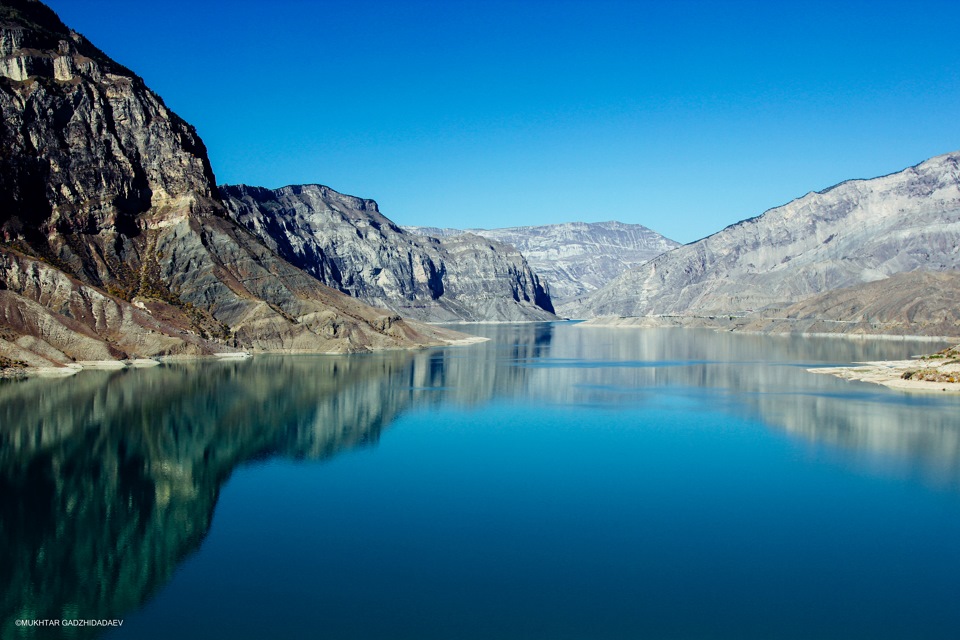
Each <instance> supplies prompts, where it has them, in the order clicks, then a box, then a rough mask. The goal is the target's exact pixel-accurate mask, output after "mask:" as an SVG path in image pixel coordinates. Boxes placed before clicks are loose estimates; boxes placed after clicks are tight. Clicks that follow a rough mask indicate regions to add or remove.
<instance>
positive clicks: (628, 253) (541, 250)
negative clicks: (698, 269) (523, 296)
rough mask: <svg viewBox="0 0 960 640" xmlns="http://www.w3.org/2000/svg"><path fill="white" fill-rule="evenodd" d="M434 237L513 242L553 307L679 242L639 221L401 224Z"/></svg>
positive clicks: (567, 305) (563, 307)
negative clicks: (459, 226)
mask: <svg viewBox="0 0 960 640" xmlns="http://www.w3.org/2000/svg"><path fill="white" fill-rule="evenodd" d="M404 229H406V230H407V231H410V232H412V233H417V234H420V235H425V236H433V237H437V238H449V237H452V236H459V235H462V234H465V233H472V234H476V235H479V236H483V237H484V238H490V239H491V240H496V241H497V242H502V243H504V244H509V245H512V246H514V247H516V248H517V249H518V250H519V251H520V253H522V254H523V256H524V257H525V258H526V259H527V261H528V262H529V263H530V266H531V267H532V268H533V269H535V270H536V272H537V273H538V274H539V275H540V277H541V278H542V279H543V280H544V281H545V282H546V283H547V284H548V285H549V287H550V295H551V297H552V299H553V303H554V306H555V307H556V309H557V312H558V313H560V314H561V315H565V314H566V313H567V309H573V308H575V306H574V305H575V304H576V301H577V299H578V298H581V297H583V296H585V295H587V294H588V293H590V292H592V291H595V290H597V289H599V288H600V287H602V286H603V285H605V284H606V283H608V282H610V281H611V280H613V279H614V278H615V277H617V276H618V275H620V274H621V273H623V272H624V271H627V270H628V269H631V268H633V267H637V266H639V265H641V264H643V263H645V262H648V261H649V260H651V259H653V258H655V257H657V256H659V255H660V254H662V253H666V252H667V251H670V250H671V249H674V248H676V247H678V246H679V243H677V242H674V241H673V240H670V239H669V238H665V237H664V236H662V235H660V234H659V233H657V232H656V231H652V230H650V229H648V228H646V227H644V226H642V225H639V224H625V223H623V222H616V221H610V222H567V223H563V224H548V225H541V226H536V227H509V228H505V229H467V230H462V229H446V228H444V229H441V228H437V227H404Z"/></svg>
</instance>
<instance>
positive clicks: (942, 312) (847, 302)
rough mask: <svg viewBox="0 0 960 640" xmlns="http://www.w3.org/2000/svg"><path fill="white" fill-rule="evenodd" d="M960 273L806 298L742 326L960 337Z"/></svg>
mask: <svg viewBox="0 0 960 640" xmlns="http://www.w3.org/2000/svg"><path fill="white" fill-rule="evenodd" d="M958 300H960V272H958V271H945V272H942V273H933V272H929V271H910V272H907V273H898V274H897V275H895V276H891V277H889V278H886V279H884V280H877V281H875V282H868V283H866V284H860V285H856V286H853V287H845V288H843V289H836V290H834V291H828V292H826V293H821V294H818V295H815V296H813V297H810V298H807V299H806V300H804V301H802V302H798V303H796V304H794V305H791V306H789V307H787V308H786V309H784V310H783V311H780V312H776V313H771V314H769V315H770V316H771V317H766V318H759V317H758V318H755V319H753V320H751V321H750V322H748V323H747V324H745V325H744V326H743V327H742V328H744V329H746V330H748V331H764V332H768V333H785V332H804V333H856V334H878V333H882V334H889V335H903V334H908V335H919V336H944V337H954V338H956V337H960V305H958V304H957V301H958Z"/></svg>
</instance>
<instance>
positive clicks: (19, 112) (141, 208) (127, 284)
mask: <svg viewBox="0 0 960 640" xmlns="http://www.w3.org/2000/svg"><path fill="white" fill-rule="evenodd" d="M0 110H2V121H0V292H2V294H0V321H2V332H0V357H3V358H6V359H12V360H20V361H23V362H27V363H28V364H36V363H38V362H46V363H48V364H49V363H53V364H62V363H63V362H66V361H69V360H77V359H87V358H100V357H102V356H104V355H109V356H111V357H112V358H126V357H143V356H153V355H163V354H175V353H212V352H216V351H223V350H227V349H238V348H239V349H250V350H257V351H264V350H286V351H356V350H367V349H374V348H396V347H410V346H417V345H426V344H441V343H444V342H445V341H446V340H447V339H452V337H453V336H452V334H451V333H445V332H443V331H441V330H439V329H436V328H432V327H428V326H425V325H419V324H411V323H408V322H406V321H404V320H402V319H400V318H399V317H398V316H397V315H396V314H393V313H386V312H384V311H382V310H376V309H372V308H370V307H368V306H366V305H363V304H361V303H359V302H357V301H356V300H353V299H351V298H349V297H348V296H345V295H343V294H341V293H340V292H337V291H334V290H332V289H330V288H328V287H325V286H323V285H322V284H320V283H319V282H317V280H316V279H314V278H312V277H310V276H308V275H307V274H305V273H303V272H302V271H300V270H299V269H297V268H296V267H294V266H293V265H291V264H289V263H288V262H286V261H285V260H283V259H282V258H280V257H278V256H277V255H276V254H275V253H273V252H272V251H271V250H269V249H268V248H267V247H265V246H264V245H263V244H262V243H261V242H260V241H258V240H257V239H256V238H255V237H253V236H252V235H251V234H250V233H248V232H247V231H246V230H244V229H242V228H241V227H239V226H238V225H237V224H236V223H234V222H233V221H232V220H230V219H229V217H228V216H227V212H226V209H225V207H224V205H223V203H222V201H221V199H220V195H219V192H218V191H217V189H216V183H215V180H214V174H213V170H212V168H211V166H210V162H209V160H208V158H207V153H206V149H205V147H204V145H203V142H202V141H201V140H200V138H199V136H198V135H197V133H196V131H195V129H194V128H193V127H192V126H190V125H189V124H187V123H186V122H184V121H183V120H182V119H181V118H179V117H178V116H177V115H176V114H175V113H173V112H172V111H170V110H169V109H168V108H167V107H166V105H165V104H164V103H163V101H162V100H161V99H160V97H159V96H157V95H156V94H154V93H153V92H152V91H150V90H149V89H148V88H147V87H146V85H145V84H144V82H143V80H142V79H140V78H139V77H137V76H136V75H135V74H134V73H133V72H131V71H130V70H128V69H126V68H125V67H123V66H121V65H119V64H117V63H116V62H114V61H113V60H111V59H110V58H109V57H107V56H106V55H105V54H104V53H103V52H102V51H100V50H99V49H97V48H96V47H95V46H94V45H92V44H91V43H90V42H89V41H88V40H87V39H86V38H84V37H83V36H81V35H80V34H78V33H76V32H74V31H71V30H70V29H69V28H68V27H67V26H66V25H64V24H63V23H62V22H61V21H60V19H59V18H58V17H57V15H56V14H55V13H54V12H53V11H52V10H50V9H49V8H48V7H46V6H45V5H43V4H41V3H40V2H37V1H35V0H4V2H3V4H2V5H0ZM21 316H23V317H21ZM14 320H15V321H14ZM49 327H54V329H55V330H53V331H52V332H51V331H49V330H48V328H49Z"/></svg>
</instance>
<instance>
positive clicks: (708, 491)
mask: <svg viewBox="0 0 960 640" xmlns="http://www.w3.org/2000/svg"><path fill="white" fill-rule="evenodd" d="M467 330H468V331H472V332H476V333H481V334H484V335H487V336H489V337H491V338H492V340H491V341H490V342H487V343H483V344H478V345H473V346H469V347H462V348H456V349H445V350H433V351H424V352H417V353H390V354H375V355H363V356H350V357H333V356H295V357H279V356H264V357H257V358H254V359H253V360H250V361H244V362H230V363H197V364H191V365H169V366H162V367H158V368H155V369H150V370H131V371H122V372H84V373H83V374H81V375H78V376H75V377H74V378H72V379H70V380H67V381H43V380H31V381H27V382H23V383H16V384H12V383H10V384H2V385H0V420H2V427H0V438H2V441H0V443H2V449H0V496H2V498H0V500H2V502H0V505H2V508H0V577H2V578H3V582H0V588H2V591H0V597H2V600H0V624H2V625H3V626H2V627H0V637H3V638H6V637H13V638H16V637H37V638H40V637H44V638H46V637H50V638H55V637H95V636H97V635H98V634H97V633H96V632H95V631H92V630H85V629H76V628H73V629H68V630H66V631H64V630H63V629H62V628H61V629H56V628H45V629H36V628H33V629H26V630H25V629H23V628H17V627H16V626H15V620H16V619H18V618H35V619H42V618H53V619H63V618H71V619H72V618H97V619H99V618H107V619H113V618H119V619H123V621H124V623H123V626H122V627H121V628H119V629H115V630H111V631H108V632H106V633H105V634H103V635H104V637H106V638H170V637H182V638H210V637H217V638H219V637H223V638H266V637H270V638H304V637H318V638H384V639H387V638H390V639H393V638H418V639H419V638H478V639H479V638H504V639H509V638H550V639H554V638H570V639H574V638H577V639H580V638H598V639H602V638H955V637H957V629H960V607H958V606H957V604H956V603H957V602H958V601H960V579H958V576H960V545H958V544H957V541H958V540H960V411H958V409H960V397H956V396H950V395H947V394H939V395H938V394H928V395H910V394H906V393H903V392H897V391H892V390H887V389H885V388H882V387H877V386H872V385H867V384H862V383H851V382H846V381H842V380H839V379H836V378H833V377H829V376H821V375H815V374H810V373H808V372H806V370H805V369H806V367H809V366H819V365H823V364H828V363H848V362H854V361H861V360H869V359H899V358H903V357H906V356H908V355H911V354H917V353H924V352H929V351H932V350H935V349H938V348H941V347H942V346H945V345H938V344H934V343H910V342H901V341H879V340H847V339H812V338H775V337H762V336H741V335H731V334H718V333H713V332H707V331H692V330H643V331H640V330H613V329H598V328H586V327H577V326H574V325H570V324H543V325H506V326H477V327H468V328H467Z"/></svg>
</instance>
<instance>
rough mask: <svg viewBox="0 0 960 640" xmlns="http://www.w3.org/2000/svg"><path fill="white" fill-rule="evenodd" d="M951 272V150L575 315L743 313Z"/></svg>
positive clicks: (826, 198)
mask: <svg viewBox="0 0 960 640" xmlns="http://www.w3.org/2000/svg"><path fill="white" fill-rule="evenodd" d="M956 269H960V152H957V153H950V154H947V155H943V156H938V157H936V158H933V159H931V160H928V161H926V162H923V163H921V164H919V165H917V166H915V167H911V168H909V169H906V170H904V171H901V172H899V173H895V174H892V175H888V176H884V177H881V178H874V179H872V180H851V181H849V182H844V183H841V184H839V185H837V186H835V187H832V188H830V189H827V190H825V191H821V192H817V193H809V194H807V195H805V196H803V197H802V198H799V199H797V200H794V201H793V202H790V203H789V204H786V205H784V206H782V207H777V208H776V209H771V210H770V211H767V212H766V213H764V214H763V215H761V216H759V217H756V218H752V219H749V220H744V221H743V222H740V223H737V224H735V225H732V226H730V227H727V228H726V229H724V230H722V231H720V232H718V233H716V234H714V235H712V236H709V237H707V238H704V239H703V240H700V241H698V242H694V243H692V244H689V245H685V246H683V247H680V248H678V249H676V250H674V251H671V252H670V253H667V254H665V255H662V256H660V257H659V258H656V259H654V260H652V261H650V262H649V263H647V264H645V265H643V266H641V267H639V268H637V269H633V270H631V271H628V272H627V273H624V274H623V275H622V276H620V277H619V278H617V279H616V280H614V281H612V282H611V283H609V284H608V285H607V286H605V287H604V288H602V289H601V290H599V291H597V292H596V293H595V294H593V295H592V296H590V297H589V298H587V299H586V300H585V301H584V302H583V303H582V304H581V305H580V307H579V309H578V314H577V315H580V316H582V317H586V316H601V315H619V316H646V315H661V314H676V315H727V314H734V315H738V314H742V313H745V312H749V311H753V310H759V309H762V308H764V307H769V306H773V307H781V308H782V307H786V306H788V305H790V304H793V303H796V302H799V301H801V300H803V299H805V298H808V297H810V296H813V295H816V294H819V293H823V292H826V291H831V290H834V289H839V288H842V287H849V286H854V285H857V284H862V283H866V282H872V281H876V280H882V279H884V278H886V277H888V276H892V275H895V274H898V273H903V272H908V271H915V270H924V271H947V270H956Z"/></svg>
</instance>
